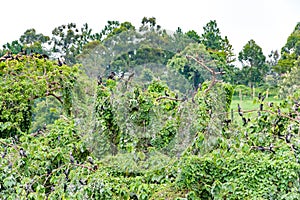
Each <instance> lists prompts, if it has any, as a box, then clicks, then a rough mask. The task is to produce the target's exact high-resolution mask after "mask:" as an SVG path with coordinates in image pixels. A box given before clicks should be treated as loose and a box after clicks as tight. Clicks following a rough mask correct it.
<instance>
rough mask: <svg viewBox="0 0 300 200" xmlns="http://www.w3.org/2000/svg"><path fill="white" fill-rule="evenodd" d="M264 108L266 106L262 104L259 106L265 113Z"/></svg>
mask: <svg viewBox="0 0 300 200" xmlns="http://www.w3.org/2000/svg"><path fill="white" fill-rule="evenodd" d="M263 108H264V104H262V103H261V104H260V106H259V110H260V111H263Z"/></svg>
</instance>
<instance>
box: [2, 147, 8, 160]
mask: <svg viewBox="0 0 300 200" xmlns="http://www.w3.org/2000/svg"><path fill="white" fill-rule="evenodd" d="M6 154H7V148H5V150H4V153H3V154H2V158H5V156H6Z"/></svg>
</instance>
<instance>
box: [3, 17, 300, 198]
mask: <svg viewBox="0 0 300 200" xmlns="http://www.w3.org/2000/svg"><path fill="white" fill-rule="evenodd" d="M299 31H300V29H299V24H297V25H296V27H295V30H293V32H292V33H291V35H290V37H289V38H288V39H287V43H286V45H285V46H284V47H282V50H281V52H280V53H279V52H278V51H273V52H271V54H270V55H269V56H268V58H269V59H267V57H266V56H264V55H263V53H262V49H261V47H259V46H258V44H256V43H255V41H254V40H249V41H248V42H247V43H246V45H245V46H244V49H243V50H242V51H241V52H240V53H239V55H238V61H240V62H241V63H242V68H241V69H240V68H237V67H236V66H235V57H234V54H233V47H232V45H230V43H229V40H228V38H227V37H226V36H225V37H223V36H222V35H221V32H220V30H219V28H218V27H217V23H216V21H210V22H209V23H207V25H206V26H205V27H203V34H201V35H198V33H197V32H195V31H194V30H190V31H188V32H187V33H183V32H182V30H181V29H180V28H178V30H177V31H176V32H174V33H172V34H170V33H167V31H166V30H164V29H163V28H162V27H161V26H160V25H158V24H157V22H156V19H155V18H153V17H152V18H146V17H145V18H143V19H142V24H141V26H140V27H139V28H136V27H134V26H133V25H132V24H131V23H130V22H123V23H120V22H118V21H109V22H108V24H107V25H106V26H105V27H104V28H103V30H102V31H100V32H98V33H93V32H92V30H91V29H90V28H89V26H88V24H84V25H83V27H81V28H79V27H77V25H76V24H74V23H70V24H67V25H61V26H59V27H56V28H55V29H54V30H53V32H52V34H53V35H52V37H49V36H44V35H43V34H37V33H36V31H35V30H34V29H29V30H27V31H25V32H24V34H23V35H22V36H21V37H20V39H19V40H16V41H13V42H11V43H7V44H5V45H3V49H1V50H0V54H1V58H0V59H1V60H0V86H1V87H0V153H1V160H0V199H299V198H300V192H299V190H300V185H299V178H300V177H299V172H300V163H299V153H300V151H299V149H300V143H299V141H300V140H299V139H300V138H299V134H300V129H299V123H300V114H299V105H300V92H299V82H300V81H299V77H300V76H299V73H300V70H299V64H300V57H299V52H300V50H299V43H300V34H299V33H300V32H299Z"/></svg>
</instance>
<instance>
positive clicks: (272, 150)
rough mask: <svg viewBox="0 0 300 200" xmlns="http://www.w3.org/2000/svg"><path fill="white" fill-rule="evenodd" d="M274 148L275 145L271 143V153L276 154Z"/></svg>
mask: <svg viewBox="0 0 300 200" xmlns="http://www.w3.org/2000/svg"><path fill="white" fill-rule="evenodd" d="M273 147H274V146H273V144H272V143H271V144H270V147H269V151H271V152H272V153H275V151H274V149H273Z"/></svg>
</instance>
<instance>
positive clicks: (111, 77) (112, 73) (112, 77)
mask: <svg viewBox="0 0 300 200" xmlns="http://www.w3.org/2000/svg"><path fill="white" fill-rule="evenodd" d="M115 75H116V73H115V72H110V75H109V76H108V77H107V79H112V80H115Z"/></svg>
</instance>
